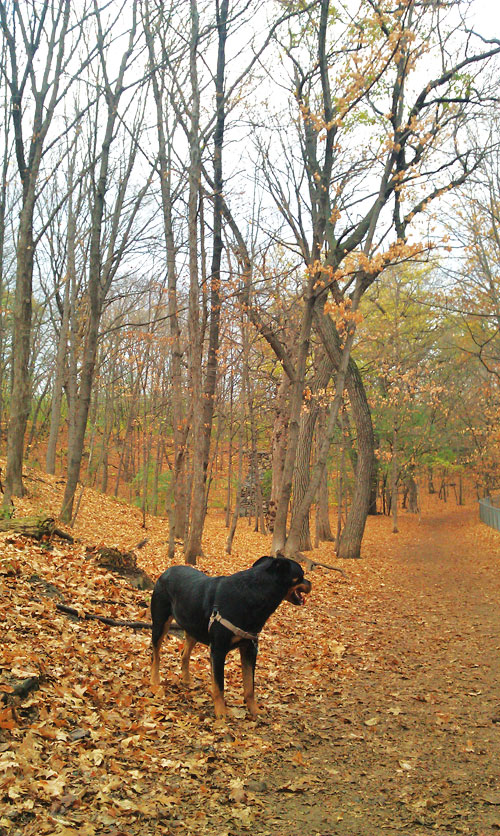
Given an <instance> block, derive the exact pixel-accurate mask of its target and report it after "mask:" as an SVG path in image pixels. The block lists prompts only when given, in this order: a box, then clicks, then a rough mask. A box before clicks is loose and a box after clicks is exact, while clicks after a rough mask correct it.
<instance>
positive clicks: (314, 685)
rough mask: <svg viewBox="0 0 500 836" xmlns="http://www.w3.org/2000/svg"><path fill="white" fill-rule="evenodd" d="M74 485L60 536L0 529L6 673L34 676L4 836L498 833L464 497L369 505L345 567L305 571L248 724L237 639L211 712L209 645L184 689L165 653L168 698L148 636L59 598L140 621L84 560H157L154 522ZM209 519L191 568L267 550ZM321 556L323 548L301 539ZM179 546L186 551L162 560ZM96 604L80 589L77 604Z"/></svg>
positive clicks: (499, 712) (267, 633)
mask: <svg viewBox="0 0 500 836" xmlns="http://www.w3.org/2000/svg"><path fill="white" fill-rule="evenodd" d="M28 484H29V488H30V496H29V497H28V498H26V499H24V500H22V501H18V502H17V507H16V514H17V515H18V516H21V515H23V514H28V513H32V512H33V511H43V512H45V513H52V514H55V513H57V510H58V508H59V507H60V500H61V491H62V485H61V484H60V483H59V482H58V480H56V479H53V478H51V477H46V476H44V475H41V474H32V478H31V480H30V481H29V482H28ZM141 522H142V518H141V515H140V513H139V512H138V511H136V510H134V509H131V508H130V507H129V506H127V505H125V504H123V503H121V502H117V501H115V500H112V499H110V498H108V497H103V496H102V495H101V494H99V493H96V492H93V491H91V490H86V491H85V494H84V497H83V500H82V505H81V508H80V512H79V516H78V520H77V525H76V527H75V532H74V533H75V537H76V542H75V545H74V546H68V545H67V544H66V543H55V545H54V547H53V549H52V550H50V551H49V550H47V549H46V548H44V546H43V545H38V544H34V543H33V542H31V541H29V540H25V539H23V538H22V537H17V536H12V535H8V534H7V535H2V536H1V541H2V549H1V553H0V554H1V557H0V588H1V591H2V595H1V599H0V600H1V603H0V618H1V628H2V657H1V664H2V670H1V678H0V687H1V688H3V689H4V692H7V691H8V690H9V689H10V688H11V687H12V685H13V684H15V683H16V682H18V681H20V680H22V679H24V678H26V677H28V676H32V675H34V676H38V677H40V682H41V684H40V688H39V690H37V691H33V692H32V693H30V694H29V695H28V696H27V697H26V698H24V699H22V700H13V701H12V704H7V705H5V704H3V703H0V735H1V737H0V833H2V834H12V836H21V834H22V836H31V834H33V836H34V834H39V833H42V834H43V833H45V834H67V835H68V836H69V834H77V833H78V834H84V836H85V834H89V836H94V834H109V836H119V835H120V834H124V836H135V834H141V836H147V834H162V835H164V836H167V835H168V834H193V835H194V834H199V833H208V834H210V833H213V834H214V836H215V834H217V836H224V834H228V836H229V834H234V836H239V834H244V833H250V832H251V833H252V834H262V836H264V834H267V833H269V834H282V836H296V834H297V836H298V834H301V836H302V834H307V836H314V834H322V836H327V834H328V836H330V834H344V836H355V835H356V834H358V835H359V836H374V834H377V833H384V834H394V836H396V834H400V833H406V832H407V833H410V834H412V835H413V834H415V836H422V834H428V833H429V834H430V833H436V832H437V833H440V834H445V833H450V834H451V833H465V834H473V836H494V834H495V833H497V832H500V783H499V781H500V766H499V764H500V757H499V756H500V745H499V731H500V694H499V691H498V673H497V671H498V651H499V648H500V631H499V616H498V597H499V595H498V593H499V586H500V583H499V581H500V571H499V564H498V555H499V544H500V535H498V534H497V533H496V532H493V531H491V530H490V529H487V528H486V527H485V526H482V525H481V524H480V523H479V522H478V521H477V519H476V509H475V507H474V506H472V505H471V506H469V507H467V508H465V509H460V508H457V507H455V506H452V505H447V506H443V504H442V503H439V502H438V501H437V500H433V502H430V501H429V502H428V507H427V508H426V510H425V512H424V513H423V515H422V519H421V521H419V520H418V519H417V518H413V517H410V516H409V515H403V517H402V520H401V527H402V533H401V534H400V535H397V536H394V535H392V534H391V533H390V522H389V521H388V520H387V519H384V518H381V517H379V518H377V519H371V520H370V521H369V525H368V531H367V535H366V538H365V543H364V550H363V551H364V560H362V561H360V562H353V563H347V564H344V569H345V571H346V572H347V578H346V579H344V578H342V577H341V576H339V575H338V574H337V573H335V575H334V574H333V573H330V572H327V571H325V570H322V569H318V570H316V571H315V572H314V573H313V574H312V581H313V593H312V595H311V597H310V600H309V601H308V603H307V605H306V606H305V607H302V608H300V610H298V609H297V608H294V607H290V606H287V605H286V604H284V605H283V606H282V607H280V609H279V610H278V611H277V612H276V613H275V615H274V616H273V617H272V618H271V619H270V621H269V622H268V624H267V626H266V628H265V630H264V632H263V635H262V639H261V642H260V652H259V660H258V667H257V698H258V701H259V703H260V705H261V708H262V718H261V720H260V721H259V722H258V723H252V722H250V721H249V720H248V719H247V717H246V712H245V710H244V706H243V701H242V689H241V682H240V671H239V667H238V664H237V654H235V655H233V656H232V657H229V662H228V665H227V701H228V704H229V706H230V712H231V719H230V721H229V723H228V725H227V726H225V727H224V726H222V727H220V726H218V725H217V724H216V723H215V722H214V719H213V708H212V701H211V698H210V694H209V670H208V653H207V650H206V649H205V648H202V647H197V648H196V649H195V652H194V654H193V675H194V678H195V682H196V686H195V688H194V689H193V690H191V691H190V692H187V691H186V690H185V689H184V688H183V687H181V685H180V684H179V653H178V649H179V648H180V643H179V641H178V640H177V639H176V638H171V639H170V645H169V646H168V647H167V649H166V650H165V652H164V653H163V659H162V675H163V676H164V678H165V682H166V686H167V687H166V690H165V693H160V694H157V695H153V694H152V693H151V692H150V690H149V687H148V674H149V635H148V634H147V633H146V632H139V631H138V632H135V631H132V630H129V629H125V628H118V627H107V626H105V625H103V624H99V623H97V622H91V621H74V620H70V619H69V618H68V617H67V616H65V615H63V614H62V613H59V612H57V611H56V609H55V606H56V603H57V601H58V600H59V599H58V598H57V594H56V593H54V596H55V597H49V595H48V594H47V593H48V592H50V589H51V586H50V585H52V587H55V588H56V589H57V590H59V591H60V592H61V593H62V594H63V595H64V598H65V602H66V603H67V604H69V605H71V606H73V607H76V608H77V609H78V610H79V611H81V612H83V611H84V610H85V611H91V612H94V613H99V614H103V615H111V616H113V617H117V618H128V619H133V620H136V619H139V620H144V619H145V618H147V612H146V610H145V606H144V604H145V603H146V602H147V600H148V595H147V594H146V593H142V592H138V591H137V590H133V589H131V588H130V587H129V586H128V584H127V582H126V581H125V580H123V579H120V578H117V577H116V576H114V575H112V574H110V573H108V572H106V571H104V570H103V569H101V568H99V567H97V566H96V565H95V563H94V562H93V561H92V560H91V559H88V558H86V557H85V547H86V546H88V545H107V546H111V545H113V546H117V547H118V548H121V549H126V550H128V549H130V548H132V547H133V546H134V545H135V544H136V543H137V542H139V541H140V540H141V539H142V538H143V537H144V536H145V535H146V536H147V537H148V543H147V545H146V546H145V547H144V549H142V550H141V551H140V552H139V553H138V558H139V562H140V564H141V566H142V567H143V568H144V569H145V570H146V571H147V572H148V573H150V574H151V576H152V577H156V576H157V575H158V574H159V573H160V572H161V571H163V570H164V568H165V567H166V565H167V561H166V552H167V540H168V531H167V525H166V522H165V521H163V520H158V519H148V521H147V531H146V532H144V529H142V528H141ZM225 538H226V530H225V529H224V526H223V523H222V518H221V516H220V515H211V516H210V518H209V520H208V523H207V529H206V536H205V540H204V549H205V557H204V558H203V559H202V560H201V561H200V564H199V565H200V568H202V569H203V570H206V571H208V572H211V573H228V572H232V571H237V570H238V569H241V568H244V567H246V566H248V565H250V563H251V562H252V561H253V560H254V559H255V558H256V557H258V556H260V555H261V554H264V553H266V552H267V551H268V541H267V540H266V539H265V538H263V537H261V536H260V535H257V534H255V533H254V532H253V530H252V529H251V528H249V527H248V525H247V523H246V521H244V520H242V521H241V522H240V525H239V528H238V531H237V536H236V539H235V544H234V553H233V555H232V556H231V557H228V556H227V555H225V553H224V545H225ZM315 554H316V556H317V559H319V560H323V561H325V562H331V563H333V562H334V558H333V555H332V549H331V546H329V545H328V544H325V545H323V546H322V547H321V548H320V549H318V550H317V552H315ZM178 559H179V561H182V555H181V554H180V553H179V555H178ZM91 601H92V602H94V603H90V602H91Z"/></svg>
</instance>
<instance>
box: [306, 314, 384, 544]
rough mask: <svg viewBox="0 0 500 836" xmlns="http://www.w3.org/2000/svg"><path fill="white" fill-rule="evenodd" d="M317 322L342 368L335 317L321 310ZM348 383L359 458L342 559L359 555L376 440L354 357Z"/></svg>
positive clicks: (350, 363) (345, 528)
mask: <svg viewBox="0 0 500 836" xmlns="http://www.w3.org/2000/svg"><path fill="white" fill-rule="evenodd" d="M316 322H317V324H318V329H319V332H320V335H321V339H322V341H323V345H324V346H325V348H326V350H327V352H328V355H329V357H330V358H331V360H332V362H333V363H334V364H335V367H336V368H337V369H338V368H340V364H341V360H342V350H341V347H340V337H339V334H338V331H337V329H336V327H335V325H334V323H333V322H332V320H331V319H330V318H329V317H328V316H326V315H325V314H323V313H320V312H318V313H317V314H316ZM345 383H346V389H347V392H348V395H349V401H350V404H351V410H352V415H353V418H354V423H355V425H356V433H357V440H358V455H357V457H356V473H355V485H354V494H353V498H352V502H351V507H350V509H349V513H348V515H347V519H346V524H345V526H344V529H343V532H342V536H341V539H340V543H339V548H338V555H339V557H342V558H359V557H360V552H361V542H362V539H363V534H364V530H365V524H366V518H367V516H368V509H369V507H370V498H371V494H372V477H373V464H374V460H375V439H374V434H373V424H372V420H371V413H370V407H369V405H368V399H367V397H366V392H365V388H364V386H363V381H362V379H361V375H360V373H359V369H358V367H357V365H356V363H355V361H354V360H353V358H352V357H350V358H349V363H348V366H347V374H346V379H345Z"/></svg>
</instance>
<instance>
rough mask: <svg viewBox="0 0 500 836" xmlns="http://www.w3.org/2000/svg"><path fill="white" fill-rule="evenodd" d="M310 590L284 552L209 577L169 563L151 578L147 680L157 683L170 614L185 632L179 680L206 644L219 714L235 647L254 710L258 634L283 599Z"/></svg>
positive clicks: (299, 600)
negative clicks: (199, 647)
mask: <svg viewBox="0 0 500 836" xmlns="http://www.w3.org/2000/svg"><path fill="white" fill-rule="evenodd" d="M310 591H311V584H310V582H309V581H308V580H307V579H306V578H305V577H304V572H303V571H302V567H301V566H300V565H299V564H298V563H296V562H295V561H294V560H289V559H288V558H286V557H261V558H259V560H257V561H256V562H255V563H254V564H253V566H251V567H250V569H245V570H244V571H243V572H236V574H235V575H227V576H223V577H217V578H210V577H208V576H207V575H205V574H203V572H200V571H199V570H198V569H194V568H193V567H192V566H172V567H171V568H170V569H167V571H166V572H164V573H163V575H161V577H160V578H159V579H158V580H157V582H156V585H155V588H154V590H153V597H152V599H151V616H152V620H153V637H152V638H153V662H152V665H151V684H152V685H153V686H156V685H159V684H160V674H159V665H160V649H161V645H162V641H163V639H164V637H165V635H166V633H167V632H168V629H169V627H170V623H171V622H172V619H174V618H175V620H176V622H177V624H179V626H180V627H182V629H183V630H184V631H185V634H186V640H185V643H184V649H183V652H182V661H181V668H182V681H183V682H184V683H185V684H186V685H188V684H189V658H190V656H191V651H192V650H193V647H194V646H195V644H196V642H203V644H207V645H209V646H210V661H211V667H212V686H213V699H214V706H215V716H216V717H217V718H224V717H225V716H226V706H225V703H224V664H225V661H226V655H227V654H228V652H229V651H230V650H233V648H235V647H238V648H239V651H240V656H241V670H242V674H243V693H244V696H245V702H246V705H247V708H248V711H249V712H250V714H251V716H252V717H255V716H256V714H257V704H256V702H255V698H254V671H255V662H256V660H257V641H258V635H259V633H260V631H261V630H262V628H263V626H264V624H265V623H266V621H267V619H268V618H269V616H270V615H271V613H273V612H274V611H275V609H276V608H277V607H278V606H279V604H281V602H282V601H283V600H285V599H286V600H287V601H290V603H291V604H303V603H304V598H305V595H308V594H309V592H310Z"/></svg>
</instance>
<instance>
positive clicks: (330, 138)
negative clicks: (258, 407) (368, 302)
mask: <svg viewBox="0 0 500 836" xmlns="http://www.w3.org/2000/svg"><path fill="white" fill-rule="evenodd" d="M457 7H458V6H457V4H455V3H452V4H449V6H448V5H447V6H446V7H443V8H442V7H441V5H440V4H421V3H418V2H414V0H399V2H396V3H395V4H392V3H389V2H385V0H383V2H379V3H373V2H371V0H361V2H360V3H359V8H358V10H357V12H356V14H354V15H351V14H349V15H347V16H346V17H345V18H344V16H343V12H342V10H339V8H337V7H336V8H335V9H333V8H330V3H329V2H328V0H320V2H319V3H318V4H314V5H312V6H308V7H306V8H305V9H303V7H302V11H301V15H300V18H299V20H300V25H301V33H302V37H301V38H299V37H298V36H297V31H296V30H295V29H293V27H290V28H289V29H288V31H282V32H281V34H280V41H279V43H280V48H281V50H282V54H283V55H286V56H287V58H288V60H289V62H290V67H291V76H292V79H293V95H294V98H295V101H296V103H297V105H298V110H299V114H300V118H299V120H297V124H298V125H299V137H300V149H301V167H299V166H298V165H297V160H296V158H295V156H294V154H293V152H292V151H291V150H290V149H288V148H287V147H286V146H284V145H282V146H281V148H280V152H281V153H280V157H279V164H275V156H274V155H273V143H272V142H269V143H268V144H267V145H266V146H265V145H264V144H263V143H262V145H261V149H262V151H263V161H264V165H265V170H266V177H267V185H268V188H269V190H270V191H271V193H272V194H273V196H274V198H275V200H276V203H277V206H278V208H279V210H280V212H281V214H282V216H283V217H284V218H285V220H286V222H287V224H288V225H289V228H290V230H291V232H292V235H293V237H294V239H295V243H296V247H297V250H298V252H299V253H300V255H301V257H302V259H303V261H304V264H305V280H304V285H303V292H302V299H301V305H302V323H301V332H300V338H299V342H298V348H297V352H296V355H295V357H293V358H290V357H285V351H284V347H283V345H282V344H280V341H279V339H278V338H277V336H276V334H272V328H271V327H270V326H269V323H268V322H267V321H266V317H265V315H263V313H262V312H261V311H259V310H258V308H257V306H256V304H255V302H254V310H253V311H252V313H251V316H252V317H253V319H254V321H255V320H256V321H258V326H259V328H260V330H261V333H262V334H263V336H264V337H267V338H269V337H270V336H272V338H273V342H272V343H271V344H273V347H274V348H275V350H276V351H277V356H278V357H279V358H280V359H281V360H282V362H283V365H284V368H285V369H286V370H287V373H289V374H290V376H291V380H292V391H291V398H290V403H291V409H290V422H289V429H288V447H287V454H286V458H285V464H284V469H283V479H282V490H281V496H280V500H279V504H278V509H277V516H276V523H275V527H274V535H273V551H275V552H276V551H278V550H284V551H285V553H286V554H293V553H295V552H296V551H297V548H298V545H299V542H300V532H301V530H302V526H303V520H304V517H305V515H306V514H307V513H308V511H309V508H310V505H311V502H312V501H313V499H314V496H315V494H316V491H317V488H318V485H319V484H320V481H321V478H322V473H323V469H324V467H325V464H326V459H327V454H328V447H329V438H330V437H331V434H332V433H333V431H334V428H335V424H336V418H337V412H338V408H339V406H340V403H341V399H342V391H343V388H344V383H345V376H346V373H347V368H348V361H349V354H350V350H351V346H352V342H353V337H354V332H355V327H356V319H357V316H358V314H357V308H358V306H359V302H360V299H361V297H362V295H363V293H364V292H365V291H366V289H367V288H368V287H369V286H370V285H371V284H372V283H373V282H374V281H375V279H376V278H377V276H378V275H380V273H381V272H382V271H383V269H384V268H385V267H386V266H387V265H389V264H393V263H398V262H399V261H401V260H404V259H407V258H409V257H412V256H414V255H415V254H416V253H417V252H418V251H419V250H420V249H421V248H420V247H419V246H418V245H417V246H409V245H408V242H407V239H408V230H409V227H410V224H411V222H412V220H413V218H414V217H415V216H416V215H418V214H419V213H421V212H423V211H424V210H425V209H426V208H427V207H428V205H429V203H431V202H432V201H433V200H435V199H436V198H438V197H440V196H441V195H442V194H443V193H444V192H445V191H447V190H449V189H451V188H454V187H456V186H458V185H460V184H462V183H463V182H464V181H465V180H466V179H467V177H468V176H469V175H470V173H471V171H473V170H474V169H475V167H476V166H477V164H478V157H477V155H476V154H474V151H473V149H472V148H471V147H470V143H468V139H467V136H466V132H465V131H464V130H463V127H464V124H465V121H466V119H467V118H470V117H472V116H473V115H474V114H478V113H480V112H482V110H483V109H484V107H485V106H486V104H485V100H486V93H485V92H484V88H485V85H490V86H491V82H490V81H489V79H488V77H487V74H485V73H483V75H482V71H483V70H484V66H485V65H486V63H487V61H488V59H490V58H492V57H493V56H496V55H498V53H499V52H500V44H499V43H498V42H497V41H493V42H491V43H489V44H486V43H484V42H483V41H481V39H476V43H477V51H475V52H474V51H473V49H472V47H471V37H469V38H467V37H465V32H463V26H462V33H463V37H462V39H461V41H460V39H458V38H457V30H459V29H460V27H461V23H460V21H458V24H457V25H455V26H453V21H451V22H450V23H447V22H446V20H443V18H446V15H451V16H453V14H454V12H455V11H456V8H457ZM437 32H438V33H439V36H437V35H436V33H437ZM311 55H312V56H313V61H311V60H310V56H311ZM417 70H418V72H417ZM332 90H334V91H335V95H334V94H333V93H332ZM483 93H484V97H483ZM487 94H488V95H489V94H491V90H490V89H488V91H487ZM490 100H491V99H490ZM281 118H282V117H281ZM304 181H305V182H306V184H307V187H306V189H304V188H303V182H304ZM247 289H248V291H250V286H249V284H248V283H247ZM254 298H255V297H254ZM248 302H249V295H248V296H247V303H248ZM257 302H258V300H257ZM316 311H319V312H320V313H322V314H325V315H328V316H331V317H332V318H333V320H334V324H335V327H336V328H337V330H338V331H339V334H340V336H341V345H342V355H341V362H340V366H339V371H338V373H337V376H336V394H335V397H334V398H333V401H332V406H331V409H330V414H329V416H328V421H327V431H326V435H325V441H324V444H323V445H322V447H321V452H320V455H319V457H318V460H317V462H316V465H315V467H314V468H313V470H312V473H311V478H310V480H309V486H308V489H307V491H306V493H305V495H304V497H303V498H302V500H301V501H300V504H299V506H298V507H297V508H296V509H295V510H294V515H293V519H292V523H291V526H290V530H289V532H288V534H287V519H288V510H289V504H290V498H291V492H292V480H293V473H294V468H295V465H296V461H297V445H298V428H299V421H300V414H301V410H302V402H303V390H304V380H305V371H306V366H307V361H308V357H309V343H310V337H311V332H312V328H313V321H314V314H315V312H316Z"/></svg>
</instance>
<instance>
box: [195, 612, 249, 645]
mask: <svg viewBox="0 0 500 836" xmlns="http://www.w3.org/2000/svg"><path fill="white" fill-rule="evenodd" d="M214 621H218V622H219V624H222V626H223V627H226V628H227V629H228V630H231V633H234V635H235V636H238V637H239V638H240V639H250V641H252V642H256V641H258V639H259V636H258V634H257V635H255V634H254V633H247V632H246V631H245V630H240V628H239V627H235V626H234V624H231V622H230V621H228V620H227V618H222V616H221V615H219V613H218V612H217V610H214V611H213V613H212V615H211V616H210V619H209V622H208V632H210V629H211V627H212V624H213V623H214Z"/></svg>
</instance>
